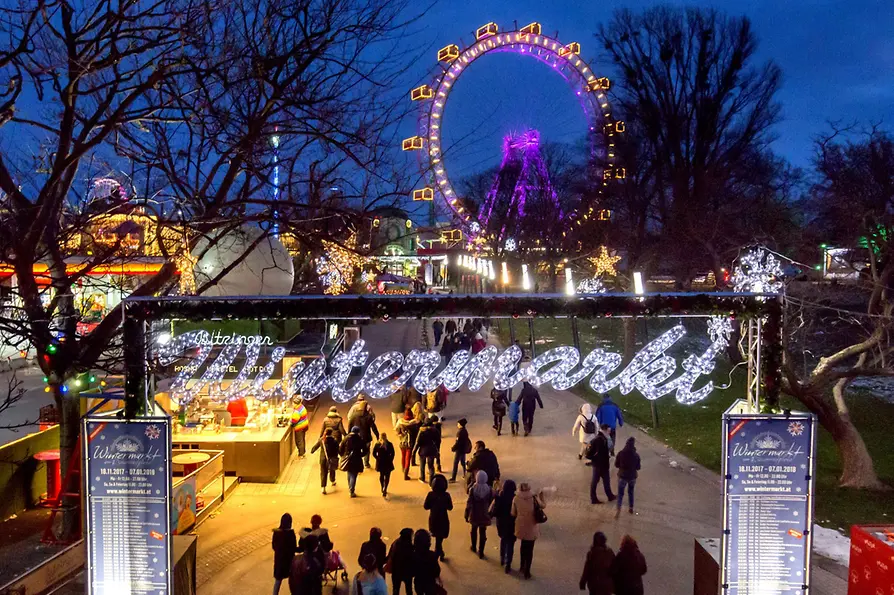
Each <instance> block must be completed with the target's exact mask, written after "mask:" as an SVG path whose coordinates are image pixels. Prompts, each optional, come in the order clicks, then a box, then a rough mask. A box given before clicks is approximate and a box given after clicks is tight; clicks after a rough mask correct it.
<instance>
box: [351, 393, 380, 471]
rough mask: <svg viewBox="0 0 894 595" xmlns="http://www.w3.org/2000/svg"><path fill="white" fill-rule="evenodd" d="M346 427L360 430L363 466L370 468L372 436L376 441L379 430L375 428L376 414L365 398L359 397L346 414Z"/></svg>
mask: <svg viewBox="0 0 894 595" xmlns="http://www.w3.org/2000/svg"><path fill="white" fill-rule="evenodd" d="M348 425H349V426H350V427H351V428H360V438H362V439H363V443H364V444H365V445H366V448H365V450H364V453H365V454H364V455H363V466H364V467H366V468H367V469H369V468H370V464H369V455H370V453H371V451H372V448H371V446H372V441H373V435H374V434H375V437H376V439H378V437H379V428H378V426H376V414H375V413H373V410H372V407H371V406H370V404H369V403H367V401H366V397H365V396H363V395H360V396H359V397H357V402H356V403H355V404H354V406H353V407H351V410H350V411H349V412H348Z"/></svg>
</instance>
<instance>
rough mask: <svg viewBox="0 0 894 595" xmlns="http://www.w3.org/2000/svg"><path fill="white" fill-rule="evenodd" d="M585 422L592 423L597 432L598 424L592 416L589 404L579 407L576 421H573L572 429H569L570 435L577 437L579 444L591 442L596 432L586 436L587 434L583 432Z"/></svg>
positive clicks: (591, 408)
mask: <svg viewBox="0 0 894 595" xmlns="http://www.w3.org/2000/svg"><path fill="white" fill-rule="evenodd" d="M587 420H590V421H592V422H593V427H594V429H595V430H596V431H599V422H598V421H597V420H596V416H595V415H594V414H593V406H592V405H590V404H589V403H584V404H583V405H581V407H580V413H579V414H578V415H577V419H575V420H574V427H573V428H571V435H572V436H577V439H578V440H579V441H580V443H581V444H589V443H590V442H592V441H593V438H595V437H596V432H593V433H592V434H587V432H586V431H584V424H585V423H586V421H587Z"/></svg>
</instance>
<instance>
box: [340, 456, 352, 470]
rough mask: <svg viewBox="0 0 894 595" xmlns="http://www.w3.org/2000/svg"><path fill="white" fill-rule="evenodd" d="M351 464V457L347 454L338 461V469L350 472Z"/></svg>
mask: <svg viewBox="0 0 894 595" xmlns="http://www.w3.org/2000/svg"><path fill="white" fill-rule="evenodd" d="M350 462H351V455H349V454H347V455H345V456H343V457H342V458H341V459H340V460H339V461H338V468H339V469H341V470H342V471H347V470H348V463H350Z"/></svg>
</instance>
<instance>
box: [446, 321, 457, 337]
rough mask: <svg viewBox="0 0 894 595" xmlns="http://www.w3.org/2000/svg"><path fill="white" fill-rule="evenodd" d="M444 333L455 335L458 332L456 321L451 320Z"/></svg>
mask: <svg viewBox="0 0 894 595" xmlns="http://www.w3.org/2000/svg"><path fill="white" fill-rule="evenodd" d="M444 331H445V332H446V333H447V334H448V335H452V334H453V333H455V332H456V321H455V320H453V319H449V320H448V321H447V324H446V325H445V326H444Z"/></svg>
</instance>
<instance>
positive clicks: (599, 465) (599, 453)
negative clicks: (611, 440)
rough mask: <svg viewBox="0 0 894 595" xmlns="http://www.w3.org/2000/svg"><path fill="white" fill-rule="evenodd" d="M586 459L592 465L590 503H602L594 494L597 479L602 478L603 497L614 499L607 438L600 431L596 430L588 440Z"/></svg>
mask: <svg viewBox="0 0 894 595" xmlns="http://www.w3.org/2000/svg"><path fill="white" fill-rule="evenodd" d="M587 459H589V461H590V464H591V466H592V471H593V475H592V477H591V478H590V504H602V501H601V500H600V499H599V498H598V497H597V496H596V489H597V488H598V487H599V481H600V480H602V489H603V490H604V491H605V497H606V498H608V501H609V502H611V501H613V500H614V499H615V495H614V494H612V485H611V473H610V471H611V461H610V460H609V448H608V438H606V436H605V434H603V433H602V432H596V437H595V438H593V441H592V442H590V446H589V448H588V449H587Z"/></svg>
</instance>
